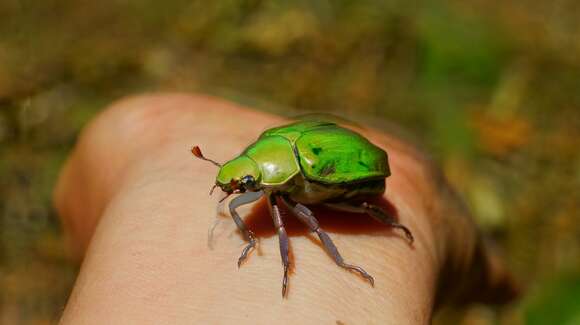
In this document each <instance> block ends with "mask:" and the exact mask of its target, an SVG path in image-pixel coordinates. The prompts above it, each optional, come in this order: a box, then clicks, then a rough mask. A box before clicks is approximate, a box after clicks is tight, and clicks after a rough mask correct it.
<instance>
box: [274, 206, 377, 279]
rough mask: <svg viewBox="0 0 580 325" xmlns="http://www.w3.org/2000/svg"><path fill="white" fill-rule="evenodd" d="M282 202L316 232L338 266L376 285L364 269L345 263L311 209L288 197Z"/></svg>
mask: <svg viewBox="0 0 580 325" xmlns="http://www.w3.org/2000/svg"><path fill="white" fill-rule="evenodd" d="M282 201H283V202H284V204H285V205H286V207H287V208H288V210H290V211H292V213H293V214H294V215H295V216H296V217H297V218H298V220H300V221H302V222H303V223H304V224H305V225H306V226H308V228H309V229H310V231H312V232H315V233H316V234H317V235H318V238H320V241H321V242H322V244H323V245H324V249H325V250H326V251H327V252H328V254H329V255H330V256H331V257H332V258H333V259H334V262H336V264H337V265H338V266H340V267H342V268H345V269H347V270H350V271H354V272H357V273H359V274H360V275H361V276H362V277H363V278H365V279H367V280H368V281H369V282H370V284H371V285H372V286H374V285H375V279H374V278H373V277H372V276H371V275H370V274H368V273H367V272H366V271H365V270H364V269H363V268H362V267H360V266H356V265H351V264H347V263H345V262H344V259H343V258H342V256H341V255H340V253H339V252H338V248H336V246H335V245H334V243H333V242H332V239H330V236H328V234H327V233H326V232H324V230H322V228H320V225H319V224H318V220H316V218H315V217H314V214H313V213H312V211H310V209H308V208H307V207H306V206H304V205H302V204H300V203H295V202H293V201H292V200H290V199H289V198H288V197H282Z"/></svg>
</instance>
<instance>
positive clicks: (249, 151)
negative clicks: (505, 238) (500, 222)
mask: <svg viewBox="0 0 580 325" xmlns="http://www.w3.org/2000/svg"><path fill="white" fill-rule="evenodd" d="M192 153H193V154H194V155H195V156H196V157H198V158H200V159H203V160H206V161H209V162H211V163H213V164H214V165H216V166H218V167H219V168H220V170H219V173H218V175H217V178H216V183H215V185H214V187H213V188H212V191H213V189H214V188H215V187H220V188H221V189H222V191H224V192H226V193H227V195H228V196H229V195H230V194H238V193H239V194H241V195H239V196H237V197H236V198H234V199H233V200H232V201H231V202H230V203H229V210H230V214H231V216H232V218H233V219H234V222H235V223H236V225H237V226H238V228H239V230H240V231H241V232H242V234H243V235H244V237H245V239H246V240H247V241H248V245H247V246H246V247H244V249H243V250H242V254H241V256H240V258H239V259H238V267H239V266H240V265H241V263H242V262H243V261H244V260H245V259H246V257H247V256H248V252H249V251H250V250H251V249H252V248H254V246H255V245H256V239H255V236H254V234H253V233H252V231H251V230H249V229H248V228H247V227H246V225H245V223H244V221H243V220H242V218H241V217H240V216H239V214H238V213H237V212H236V208H238V207H240V206H242V205H245V204H248V203H251V202H254V201H256V200H258V199H259V198H261V197H262V196H264V195H265V196H266V198H267V202H268V207H269V209H270V214H271V215H272V219H273V221H274V226H275V227H276V230H277V233H278V237H279V241H280V254H281V256H282V264H283V266H284V276H283V280H282V296H285V295H286V288H287V285H288V267H289V261H288V235H287V234H286V230H285V228H284V223H283V221H282V216H281V214H280V209H279V202H281V203H282V204H284V205H285V206H286V207H287V208H288V210H290V211H291V212H292V213H293V214H294V215H295V216H296V217H297V218H298V219H299V220H300V221H302V222H303V223H304V224H305V225H306V226H308V228H309V229H310V231H312V232H315V233H316V234H317V235H318V237H319V238H320V241H321V242H322V244H323V245H324V247H325V249H326V250H327V252H328V253H329V254H330V255H331V256H332V257H333V258H334V261H335V262H336V264H338V265H339V266H341V267H343V268H345V269H348V270H351V271H355V272H358V273H359V274H360V275H362V276H363V277H364V278H366V279H367V280H368V281H369V282H370V283H371V285H374V279H373V277H372V276H370V275H369V274H368V273H367V272H366V271H365V270H364V269H362V268H361V267H359V266H355V265H350V264H347V263H345V262H344V260H343V258H342V256H341V255H340V253H339V252H338V249H337V248H336V246H335V245H334V243H333V242H332V240H331V239H330V237H329V236H328V234H326V232H324V231H323V230H322V229H321V228H320V226H319V224H318V221H317V220H316V218H315V217H314V215H313V213H312V211H310V209H308V208H307V207H306V205H308V204H324V205H325V206H327V207H329V208H331V209H335V210H341V211H348V212H354V213H365V214H368V215H370V216H372V217H374V218H375V219H377V220H379V221H380V222H382V223H384V224H386V225H389V226H391V227H394V228H399V229H401V230H403V231H404V233H405V235H406V237H407V238H408V239H409V241H410V242H413V235H412V234H411V231H410V230H409V229H408V228H407V227H405V226H403V225H401V224H399V223H397V221H396V220H395V219H394V218H393V217H392V216H390V215H389V214H388V213H387V212H386V211H384V210H383V209H381V208H380V207H378V206H376V205H372V204H369V203H367V202H364V201H363V200H364V198H368V197H372V196H379V195H382V194H383V193H384V191H385V179H386V177H388V176H389V175H390V169H389V163H388V157H387V153H386V152H385V151H383V150H382V149H381V148H379V147H377V146H375V145H374V144H372V143H370V142H369V141H368V140H367V139H366V138H364V137H363V136H361V135H360V134H358V133H356V132H354V131H351V130H349V129H346V128H343V127H340V126H338V125H337V124H335V123H331V122H321V121H300V122H295V123H292V124H288V125H284V126H280V127H276V128H272V129H268V130H266V131H265V132H263V133H262V135H261V136H260V137H259V138H258V140H256V142H254V143H252V144H251V145H250V146H248V147H247V148H246V149H245V150H244V151H243V152H242V153H241V154H240V155H239V156H238V157H236V158H234V159H232V160H230V161H228V162H227V163H225V164H223V165H222V164H219V163H217V162H215V161H213V160H211V159H208V158H206V157H204V156H203V154H202V152H201V150H200V149H199V147H197V146H195V147H194V148H193V149H192ZM226 197H227V196H226ZM224 199H225V198H224ZM355 202H362V203H355Z"/></svg>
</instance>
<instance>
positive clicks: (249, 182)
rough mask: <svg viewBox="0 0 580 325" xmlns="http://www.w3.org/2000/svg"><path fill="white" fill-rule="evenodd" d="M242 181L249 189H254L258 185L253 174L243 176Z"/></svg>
mask: <svg viewBox="0 0 580 325" xmlns="http://www.w3.org/2000/svg"><path fill="white" fill-rule="evenodd" d="M241 182H242V184H244V187H246V188H248V189H253V188H254V187H255V186H256V181H255V180H254V176H252V175H247V176H244V177H242V179H241Z"/></svg>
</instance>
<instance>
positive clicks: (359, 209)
mask: <svg viewBox="0 0 580 325" xmlns="http://www.w3.org/2000/svg"><path fill="white" fill-rule="evenodd" d="M325 205H326V206H328V207H329V208H331V209H335V210H340V211H346V212H354V213H366V214H368V215H370V216H371V217H373V218H375V219H376V220H377V221H379V222H381V223H384V224H385V225H388V226H390V227H393V228H398V229H401V230H402V231H403V232H405V236H406V237H407V239H408V240H409V242H410V243H413V241H414V238H413V234H412V233H411V231H410V230H409V228H407V227H405V226H404V225H402V224H400V223H398V222H397V221H396V220H395V218H393V217H392V216H391V215H389V214H388V213H387V212H386V211H385V210H383V209H381V208H380V207H379V206H376V205H373V204H369V203H367V202H364V203H362V204H361V205H351V204H348V203H327V204H325Z"/></svg>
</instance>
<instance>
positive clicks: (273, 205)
mask: <svg viewBox="0 0 580 325" xmlns="http://www.w3.org/2000/svg"><path fill="white" fill-rule="evenodd" d="M268 206H269V208H270V214H271V215H272V220H273V221H274V226H275V227H276V232H277V233H278V239H279V240H280V256H281V257H282V265H283V266H284V278H283V279H282V297H284V296H286V288H287V287H288V267H289V266H290V262H289V260H288V234H286V228H284V222H283V221H282V214H281V213H280V208H279V207H278V203H277V202H276V196H274V195H270V196H268Z"/></svg>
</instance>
